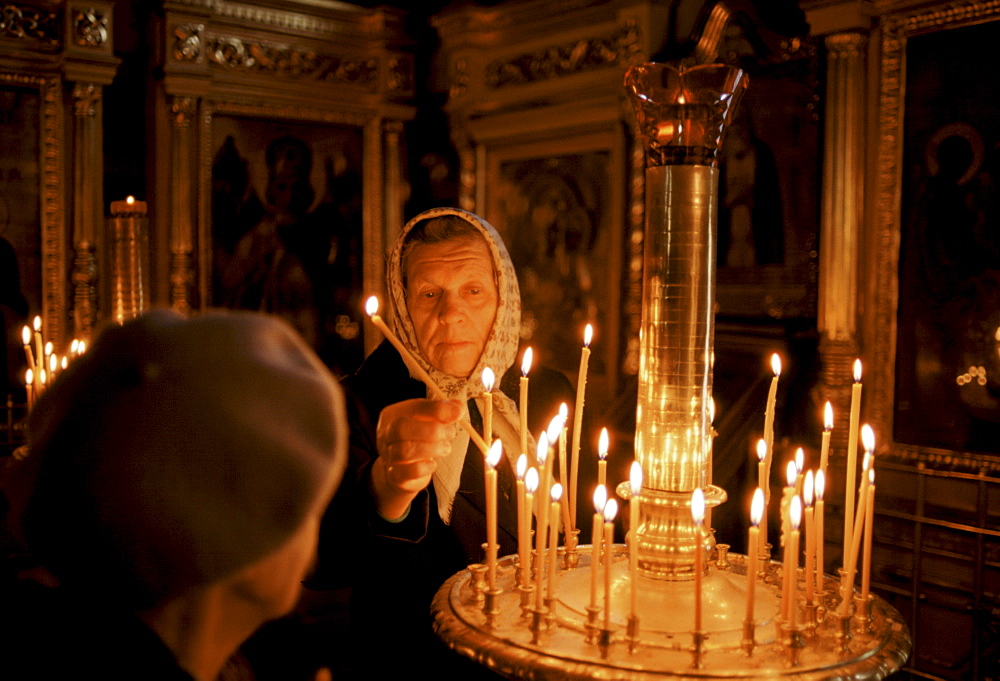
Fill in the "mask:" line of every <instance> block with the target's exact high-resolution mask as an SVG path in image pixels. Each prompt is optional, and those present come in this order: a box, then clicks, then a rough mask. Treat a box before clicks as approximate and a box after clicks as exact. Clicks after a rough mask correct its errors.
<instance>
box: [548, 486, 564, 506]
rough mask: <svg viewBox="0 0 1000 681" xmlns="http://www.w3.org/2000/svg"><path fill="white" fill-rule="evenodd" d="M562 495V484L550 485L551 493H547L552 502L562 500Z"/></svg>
mask: <svg viewBox="0 0 1000 681" xmlns="http://www.w3.org/2000/svg"><path fill="white" fill-rule="evenodd" d="M562 493H563V486H562V483H559V482H557V483H556V484H554V485H552V491H551V492H549V496H551V497H552V501H553V502H557V501H559V500H560V499H562Z"/></svg>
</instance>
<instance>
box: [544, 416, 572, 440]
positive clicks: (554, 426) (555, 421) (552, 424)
mask: <svg viewBox="0 0 1000 681" xmlns="http://www.w3.org/2000/svg"><path fill="white" fill-rule="evenodd" d="M567 413H568V409H567ZM565 425H566V416H565V415H564V414H563V413H562V407H559V413H558V414H556V415H555V416H553V417H552V420H551V421H549V427H548V429H547V430H546V431H545V433H546V434H547V435H548V436H549V442H555V441H556V440H557V439H559V433H560V432H562V429H563V426H565Z"/></svg>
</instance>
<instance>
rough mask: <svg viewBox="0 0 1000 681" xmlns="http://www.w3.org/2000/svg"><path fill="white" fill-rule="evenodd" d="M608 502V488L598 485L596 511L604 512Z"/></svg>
mask: <svg viewBox="0 0 1000 681" xmlns="http://www.w3.org/2000/svg"><path fill="white" fill-rule="evenodd" d="M607 503H608V488H607V487H605V486H604V485H598V486H597V489H595V490H594V513H603V512H604V507H605V506H606V505H607Z"/></svg>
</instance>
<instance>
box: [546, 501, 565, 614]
mask: <svg viewBox="0 0 1000 681" xmlns="http://www.w3.org/2000/svg"><path fill="white" fill-rule="evenodd" d="M562 494H563V486H562V485H561V484H559V483H558V482H557V483H556V484H554V485H552V492H551V494H550V496H551V498H552V503H551V504H550V505H549V584H548V587H549V592H548V599H549V603H551V604H552V607H553V609H555V597H556V562H557V560H556V559H557V557H558V555H559V551H557V550H556V547H558V546H559V507H560V506H562V504H561V503H560V500H561V499H562Z"/></svg>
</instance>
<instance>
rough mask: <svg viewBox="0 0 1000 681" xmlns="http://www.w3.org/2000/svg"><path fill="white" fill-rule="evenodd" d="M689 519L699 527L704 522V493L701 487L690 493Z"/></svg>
mask: <svg viewBox="0 0 1000 681" xmlns="http://www.w3.org/2000/svg"><path fill="white" fill-rule="evenodd" d="M691 519H692V520H694V524H695V525H701V524H702V522H704V520H705V493H704V492H702V491H701V487H699V488H697V489H696V490H695V491H694V492H692V493H691Z"/></svg>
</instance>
